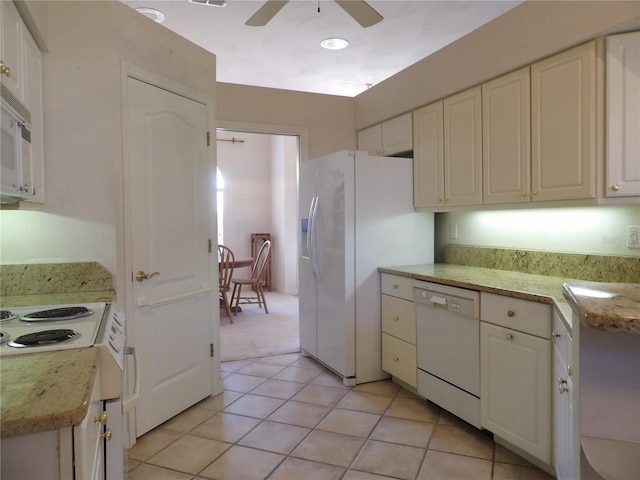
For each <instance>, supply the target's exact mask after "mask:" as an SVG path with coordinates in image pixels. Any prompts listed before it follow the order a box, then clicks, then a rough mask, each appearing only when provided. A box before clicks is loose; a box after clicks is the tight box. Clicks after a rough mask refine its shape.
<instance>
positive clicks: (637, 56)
mask: <svg viewBox="0 0 640 480" xmlns="http://www.w3.org/2000/svg"><path fill="white" fill-rule="evenodd" d="M606 71H607V82H606V85H607V122H606V124H607V142H606V145H607V159H606V168H607V173H606V177H607V183H606V185H607V188H606V195H607V196H608V197H617V196H630V195H634V196H635V195H640V161H639V160H638V159H639V158H640V32H632V33H626V34H624V35H615V36H612V37H607V69H606Z"/></svg>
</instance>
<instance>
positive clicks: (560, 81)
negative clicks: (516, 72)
mask: <svg viewBox="0 0 640 480" xmlns="http://www.w3.org/2000/svg"><path fill="white" fill-rule="evenodd" d="M596 89H597V66H596V43H595V41H594V42H589V43H587V44H584V45H580V46H578V47H575V48H572V49H570V50H567V51H565V52H562V53H560V54H558V55H555V56H553V57H549V58H547V59H544V60H542V61H540V62H538V63H535V64H533V65H532V66H531V123H532V129H531V138H532V148H531V158H532V164H531V175H532V177H531V178H532V180H531V185H532V190H531V192H530V194H531V198H532V200H533V201H546V200H574V199H587V198H595V197H596V156H597V153H596V143H597V142H596V135H597V131H598V129H597V111H596V110H597V105H596V103H597V90H596Z"/></svg>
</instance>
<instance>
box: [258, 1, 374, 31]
mask: <svg viewBox="0 0 640 480" xmlns="http://www.w3.org/2000/svg"><path fill="white" fill-rule="evenodd" d="M334 1H335V2H336V3H337V4H338V5H340V6H341V7H342V9H343V10H344V11H345V12H347V13H348V14H349V15H351V17H353V19H354V20H355V21H356V22H358V23H359V24H360V25H362V26H363V27H365V28H366V27H370V26H371V25H375V24H376V23H378V22H380V21H381V20H382V15H380V14H379V13H378V12H376V11H375V10H374V9H373V8H372V7H371V6H369V4H367V2H365V1H364V0H334ZM288 2H289V0H267V2H266V3H265V4H264V5H262V7H260V8H259V9H258V11H257V12H256V13H254V14H253V16H252V17H251V18H250V19H249V20H247V21H246V22H245V25H249V26H250V27H263V26H265V25H266V24H267V23H269V21H270V20H271V19H272V18H273V17H274V16H275V15H276V13H278V12H279V11H280V10H281V9H282V7H284V6H285V5H286V4H287V3H288ZM318 11H320V7H318Z"/></svg>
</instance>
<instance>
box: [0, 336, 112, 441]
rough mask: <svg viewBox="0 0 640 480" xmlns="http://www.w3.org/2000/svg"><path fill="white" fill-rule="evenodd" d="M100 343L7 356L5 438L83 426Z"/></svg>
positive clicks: (0, 409) (2, 410) (1, 411)
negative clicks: (85, 346)
mask: <svg viewBox="0 0 640 480" xmlns="http://www.w3.org/2000/svg"><path fill="white" fill-rule="evenodd" d="M98 354H99V352H98V349H97V348H78V349H70V350H60V351H54V352H43V353H32V354H25V355H11V356H4V357H2V359H1V360H0V376H1V378H2V386H1V387H0V390H1V393H2V403H1V405H0V417H1V418H2V422H1V425H0V437H14V436H18V435H25V434H27V433H36V432H43V431H46V430H57V429H59V428H65V427H70V426H73V425H78V424H80V423H81V422H82V420H83V419H84V417H85V416H86V415H87V410H88V408H89V400H90V398H91V393H92V391H93V384H94V380H95V377H96V372H97V362H98Z"/></svg>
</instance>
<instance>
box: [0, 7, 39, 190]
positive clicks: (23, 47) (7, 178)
mask: <svg viewBox="0 0 640 480" xmlns="http://www.w3.org/2000/svg"><path fill="white" fill-rule="evenodd" d="M0 11H1V14H2V15H1V16H2V32H1V33H2V39H1V40H2V42H1V47H0V60H2V62H3V66H2V74H1V76H2V87H3V99H5V100H6V102H7V103H8V104H9V105H11V107H12V108H13V109H14V110H16V111H18V112H19V113H20V116H21V117H22V118H25V119H26V120H27V121H28V123H29V127H30V129H28V130H29V131H30V140H29V142H23V143H22V146H21V148H22V149H28V151H27V150H25V151H26V152H27V154H26V155H22V162H21V164H20V165H8V164H4V163H3V179H2V180H3V182H2V184H3V189H2V191H3V193H4V194H6V195H7V196H11V197H14V198H19V199H21V200H26V201H31V202H38V203H42V202H43V201H44V134H43V126H44V121H43V106H42V54H41V52H40V49H39V48H38V46H37V45H36V43H35V41H34V39H33V38H32V36H31V34H30V32H29V30H28V29H27V27H26V25H25V24H24V22H23V21H22V19H21V18H20V15H19V13H18V11H17V9H16V7H15V5H14V4H13V2H0ZM7 92H8V94H7ZM27 112H28V113H27ZM5 120H6V119H5ZM5 127H6V128H8V126H6V125H3V128H5Z"/></svg>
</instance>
